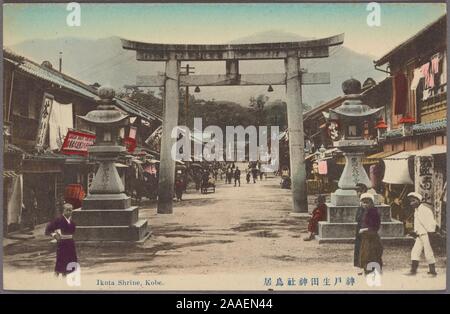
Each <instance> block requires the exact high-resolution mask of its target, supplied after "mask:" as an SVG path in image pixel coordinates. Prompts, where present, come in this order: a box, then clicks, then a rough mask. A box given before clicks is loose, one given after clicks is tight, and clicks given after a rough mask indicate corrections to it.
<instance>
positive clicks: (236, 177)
mask: <svg viewBox="0 0 450 314" xmlns="http://www.w3.org/2000/svg"><path fill="white" fill-rule="evenodd" d="M237 182H239V186H241V170H239V167H236V170H234V186H236V183H237Z"/></svg>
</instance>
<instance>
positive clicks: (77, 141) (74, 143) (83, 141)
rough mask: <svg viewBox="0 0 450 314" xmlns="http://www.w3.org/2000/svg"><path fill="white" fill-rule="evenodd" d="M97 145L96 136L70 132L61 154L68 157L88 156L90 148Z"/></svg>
mask: <svg viewBox="0 0 450 314" xmlns="http://www.w3.org/2000/svg"><path fill="white" fill-rule="evenodd" d="M94 143H95V135H93V134H89V133H86V132H80V131H74V130H69V131H68V132H67V135H66V137H65V139H64V143H63V145H62V147H61V153H63V154H66V155H81V156H86V155H87V153H88V151H87V148H88V146H91V145H93V144H94Z"/></svg>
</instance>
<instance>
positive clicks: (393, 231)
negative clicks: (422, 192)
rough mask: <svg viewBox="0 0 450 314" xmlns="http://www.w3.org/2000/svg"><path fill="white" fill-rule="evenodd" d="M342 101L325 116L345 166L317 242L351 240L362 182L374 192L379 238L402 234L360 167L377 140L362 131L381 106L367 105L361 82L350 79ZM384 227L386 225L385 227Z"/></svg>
mask: <svg viewBox="0 0 450 314" xmlns="http://www.w3.org/2000/svg"><path fill="white" fill-rule="evenodd" d="M342 90H343V91H344V94H345V100H344V102H343V103H342V104H341V105H340V106H339V107H337V108H335V109H330V111H329V114H328V115H326V116H327V117H328V120H329V121H334V122H337V125H338V127H339V134H340V137H339V138H337V139H335V140H334V142H333V146H334V147H336V148H338V149H339V150H340V151H341V152H342V153H343V155H344V157H345V167H344V170H343V172H342V174H341V177H340V179H339V183H338V187H339V188H338V189H337V190H336V191H335V192H334V193H332V194H331V203H329V204H327V205H328V215H327V221H326V222H320V223H319V235H318V238H319V240H320V241H321V242H324V241H325V242H326V241H327V240H328V241H335V240H337V241H342V240H353V239H354V236H355V216H356V211H357V209H358V207H359V204H360V202H359V199H358V195H357V191H356V189H357V184H358V183H362V184H365V185H366V186H367V187H368V188H369V192H371V193H373V194H374V195H375V205H376V206H377V208H378V209H379V211H380V214H381V219H382V231H381V236H382V237H383V236H384V237H389V238H391V237H401V236H403V224H402V223H401V222H398V221H397V222H396V221H393V220H392V219H391V212H390V207H389V206H388V205H385V204H380V197H379V195H376V192H375V191H374V190H373V189H371V187H372V184H371V181H370V179H369V177H368V175H367V173H366V171H365V169H364V167H363V163H362V159H363V157H364V155H365V153H366V152H367V151H369V150H370V149H371V148H372V147H373V146H375V145H377V140H376V139H372V138H370V136H367V135H368V134H365V133H366V132H365V130H367V129H369V130H370V129H373V128H374V127H375V121H376V119H377V118H378V116H379V115H380V111H381V110H382V108H375V109H373V108H370V107H369V106H367V105H366V104H364V103H363V102H362V101H361V95H360V93H361V83H360V82H359V81H357V80H355V79H350V80H347V81H345V82H344V83H343V84H342ZM386 226H387V227H386Z"/></svg>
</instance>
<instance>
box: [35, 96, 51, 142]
mask: <svg viewBox="0 0 450 314" xmlns="http://www.w3.org/2000/svg"><path fill="white" fill-rule="evenodd" d="M53 100H54V97H53V96H52V95H50V94H47V93H44V98H43V101H42V108H41V114H40V116H39V127H38V131H37V136H36V149H37V150H38V151H40V150H42V149H43V147H44V144H45V138H46V135H47V129H48V123H49V120H50V112H51V110H52V104H53Z"/></svg>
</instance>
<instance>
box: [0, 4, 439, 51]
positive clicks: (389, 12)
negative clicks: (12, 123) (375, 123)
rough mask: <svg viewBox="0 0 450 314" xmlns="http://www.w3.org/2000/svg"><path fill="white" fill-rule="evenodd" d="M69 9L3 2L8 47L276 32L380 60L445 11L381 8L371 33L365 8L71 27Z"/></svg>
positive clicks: (273, 9)
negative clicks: (334, 40) (329, 40)
mask: <svg viewBox="0 0 450 314" xmlns="http://www.w3.org/2000/svg"><path fill="white" fill-rule="evenodd" d="M68 13H69V12H68V11H67V10H66V5H65V4H5V5H4V7H3V23H4V25H3V29H4V34H3V36H4V37H3V40H4V46H10V45H14V44H17V43H20V42H22V41H24V40H29V39H52V38H57V37H67V36H70V37H80V38H90V39H96V38H103V37H109V36H119V37H122V38H127V39H134V40H139V41H144V42H158V43H182V44H183V43H205V44H214V43H216V44H218V43H227V42H229V41H231V40H234V39H237V38H241V37H246V36H250V35H253V34H255V33H259V32H264V31H269V30H277V31H285V32H289V33H295V34H298V35H301V36H304V37H314V38H321V37H328V36H332V35H336V34H339V33H345V40H344V46H346V47H348V48H350V49H352V50H354V51H356V52H359V53H362V54H367V55H371V56H373V57H375V58H378V57H381V56H382V55H383V54H385V53H386V52H388V51H389V50H391V49H392V48H393V47H395V46H397V45H398V44H399V43H401V42H403V41H405V40H406V39H408V38H409V37H411V36H412V35H414V34H415V33H417V32H418V31H419V30H421V29H422V28H423V27H425V26H426V25H428V24H430V23H431V22H433V21H435V20H436V19H438V18H439V17H440V16H442V15H444V14H445V13H446V7H445V3H423V4H415V3H402V4H388V3H384V4H383V3H382V4H381V26H379V27H369V26H368V25H367V23H366V18H367V15H368V14H369V12H368V11H367V10H366V4H351V3H349V4H336V3H330V4H302V3H289V4H287V3H280V4H81V26H79V27H69V26H68V25H67V23H66V17H67V14H68Z"/></svg>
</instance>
